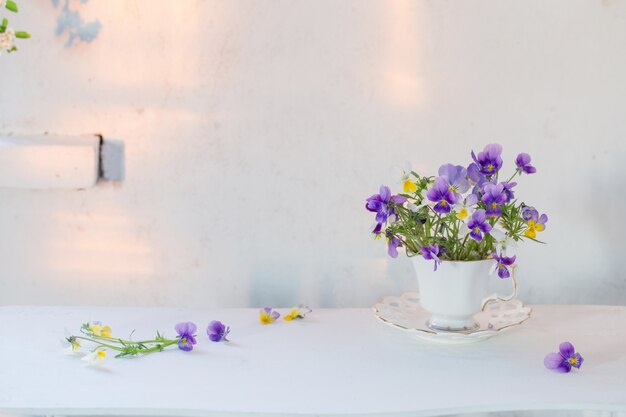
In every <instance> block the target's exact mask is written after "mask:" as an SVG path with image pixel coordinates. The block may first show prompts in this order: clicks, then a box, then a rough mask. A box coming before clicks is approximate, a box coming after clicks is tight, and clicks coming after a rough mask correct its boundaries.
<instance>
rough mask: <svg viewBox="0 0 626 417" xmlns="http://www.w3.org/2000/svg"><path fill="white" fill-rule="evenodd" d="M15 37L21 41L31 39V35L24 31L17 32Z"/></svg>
mask: <svg viewBox="0 0 626 417" xmlns="http://www.w3.org/2000/svg"><path fill="white" fill-rule="evenodd" d="M15 37H16V38H20V39H28V38H30V33H28V32H23V31H20V32H15Z"/></svg>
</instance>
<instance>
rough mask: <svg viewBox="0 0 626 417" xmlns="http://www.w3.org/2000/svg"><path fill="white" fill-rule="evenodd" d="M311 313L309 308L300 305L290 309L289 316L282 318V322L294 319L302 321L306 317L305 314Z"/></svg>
mask: <svg viewBox="0 0 626 417" xmlns="http://www.w3.org/2000/svg"><path fill="white" fill-rule="evenodd" d="M312 311H313V310H311V309H310V308H309V307H306V306H303V305H300V306H298V307H294V308H292V309H291V311H290V312H289V314H287V315H286V316H285V317H284V320H287V321H291V320H296V319H303V318H305V317H306V316H307V314H309V313H310V312H312Z"/></svg>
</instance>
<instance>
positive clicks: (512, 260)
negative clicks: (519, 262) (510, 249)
mask: <svg viewBox="0 0 626 417" xmlns="http://www.w3.org/2000/svg"><path fill="white" fill-rule="evenodd" d="M515 258H517V255H513V256H511V257H510V258H509V257H506V256H503V257H502V263H503V264H504V265H506V266H511V265H513V264H514V263H515Z"/></svg>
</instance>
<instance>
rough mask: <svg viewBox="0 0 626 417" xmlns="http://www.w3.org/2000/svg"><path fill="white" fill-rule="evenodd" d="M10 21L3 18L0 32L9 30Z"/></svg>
mask: <svg viewBox="0 0 626 417" xmlns="http://www.w3.org/2000/svg"><path fill="white" fill-rule="evenodd" d="M8 24H9V21H8V20H6V19H2V24H1V25H0V33H4V32H5V31H6V30H7V25H8Z"/></svg>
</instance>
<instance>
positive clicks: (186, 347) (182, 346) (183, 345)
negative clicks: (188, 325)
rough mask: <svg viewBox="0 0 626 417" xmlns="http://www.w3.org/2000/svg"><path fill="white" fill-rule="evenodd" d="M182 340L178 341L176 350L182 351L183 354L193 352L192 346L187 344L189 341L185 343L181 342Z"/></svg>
mask: <svg viewBox="0 0 626 417" xmlns="http://www.w3.org/2000/svg"><path fill="white" fill-rule="evenodd" d="M183 339H184V338H181V339H180V340H179V341H178V348H179V349H180V350H184V351H185V352H189V351H191V350H193V345H192V344H191V343H189V340H186V341H185V342H186V343H185V342H183Z"/></svg>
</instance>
